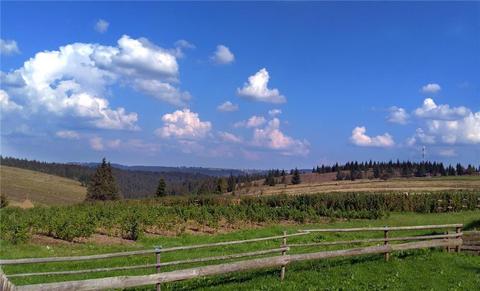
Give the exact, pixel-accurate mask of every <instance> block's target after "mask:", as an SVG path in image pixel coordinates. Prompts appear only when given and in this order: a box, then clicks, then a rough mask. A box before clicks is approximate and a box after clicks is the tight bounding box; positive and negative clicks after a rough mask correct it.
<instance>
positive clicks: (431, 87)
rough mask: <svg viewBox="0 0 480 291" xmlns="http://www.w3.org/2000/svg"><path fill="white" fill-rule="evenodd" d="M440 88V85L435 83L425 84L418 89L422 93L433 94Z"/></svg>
mask: <svg viewBox="0 0 480 291" xmlns="http://www.w3.org/2000/svg"><path fill="white" fill-rule="evenodd" d="M440 90H442V87H440V85H438V84H437V83H429V84H426V85H425V86H422V88H421V89H420V91H421V92H422V93H424V94H435V93H438V92H440Z"/></svg>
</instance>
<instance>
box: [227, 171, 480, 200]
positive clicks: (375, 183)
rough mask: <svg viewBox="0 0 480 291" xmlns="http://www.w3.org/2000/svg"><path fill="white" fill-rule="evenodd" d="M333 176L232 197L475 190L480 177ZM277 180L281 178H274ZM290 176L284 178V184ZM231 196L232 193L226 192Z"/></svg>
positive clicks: (258, 185) (255, 187) (305, 177)
mask: <svg viewBox="0 0 480 291" xmlns="http://www.w3.org/2000/svg"><path fill="white" fill-rule="evenodd" d="M335 177H336V174H335V173H327V174H316V173H307V174H302V175H301V179H302V183H301V184H298V185H292V184H287V185H286V184H280V183H279V184H276V185H275V186H267V185H263V180H259V181H255V182H254V183H252V185H250V186H248V185H243V186H242V187H240V188H239V189H238V190H236V191H235V195H276V194H287V195H299V194H315V193H332V192H401V193H406V192H426V191H448V190H478V189H480V176H445V177H425V178H416V177H412V178H393V179H389V180H381V179H371V180H370V179H360V180H355V181H350V180H348V181H346V180H343V181H336V180H335ZM277 179H278V180H279V181H280V179H281V178H277ZM288 181H290V176H287V182H288ZM229 194H232V193H229Z"/></svg>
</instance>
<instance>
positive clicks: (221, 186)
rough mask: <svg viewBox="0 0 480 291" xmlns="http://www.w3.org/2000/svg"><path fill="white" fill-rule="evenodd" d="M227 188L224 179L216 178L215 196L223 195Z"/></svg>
mask: <svg viewBox="0 0 480 291" xmlns="http://www.w3.org/2000/svg"><path fill="white" fill-rule="evenodd" d="M227 187H228V184H227V181H226V179H225V178H218V180H217V189H216V192H217V194H222V193H225V192H226V191H227Z"/></svg>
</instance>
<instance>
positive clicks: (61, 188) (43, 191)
mask: <svg viewBox="0 0 480 291" xmlns="http://www.w3.org/2000/svg"><path fill="white" fill-rule="evenodd" d="M0 193H2V194H4V195H5V196H6V197H7V199H8V200H9V201H10V204H11V205H12V206H19V207H22V206H25V205H28V206H31V203H30V202H32V203H33V205H35V206H37V205H69V204H75V203H79V202H82V201H83V200H84V199H85V195H86V188H85V187H82V186H81V185H80V183H79V182H78V181H75V180H71V179H67V178H62V177H58V176H54V175H49V174H44V173H41V172H36V171H30V170H25V169H20V168H14V167H7V166H3V165H2V166H1V167H0ZM29 201H30V202H29ZM26 208H28V207H26Z"/></svg>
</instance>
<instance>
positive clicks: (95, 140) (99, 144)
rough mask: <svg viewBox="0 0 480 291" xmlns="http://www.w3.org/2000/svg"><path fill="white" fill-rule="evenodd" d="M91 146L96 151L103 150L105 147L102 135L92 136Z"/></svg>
mask: <svg viewBox="0 0 480 291" xmlns="http://www.w3.org/2000/svg"><path fill="white" fill-rule="evenodd" d="M90 147H91V148H92V149H94V150H96V151H103V149H104V148H105V146H104V145H103V141H102V138H101V137H92V138H91V139H90Z"/></svg>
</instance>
